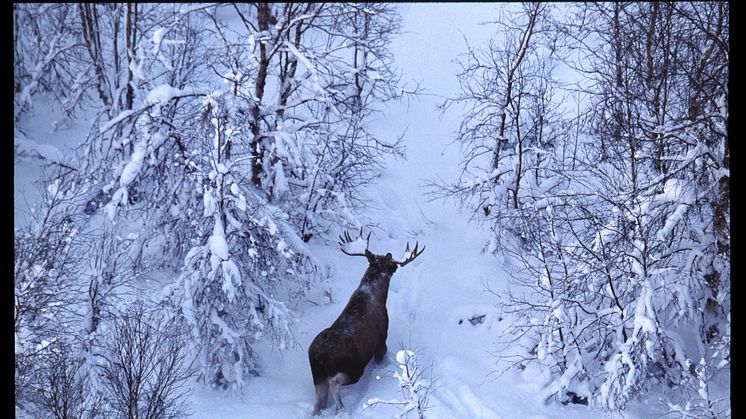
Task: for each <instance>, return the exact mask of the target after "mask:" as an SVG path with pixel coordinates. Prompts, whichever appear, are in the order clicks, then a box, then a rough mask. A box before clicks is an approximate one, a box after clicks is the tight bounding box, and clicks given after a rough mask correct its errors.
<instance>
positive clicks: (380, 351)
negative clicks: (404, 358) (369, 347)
mask: <svg viewBox="0 0 746 419" xmlns="http://www.w3.org/2000/svg"><path fill="white" fill-rule="evenodd" d="M387 350H388V348H387V347H386V340H385V339H384V340H383V341H381V343H379V344H378V346H377V347H376V351H375V353H374V354H373V361H375V362H376V364H380V363H381V361H383V357H384V355H386V351H387Z"/></svg>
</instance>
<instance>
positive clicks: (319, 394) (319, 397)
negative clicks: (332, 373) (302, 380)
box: [313, 381, 329, 416]
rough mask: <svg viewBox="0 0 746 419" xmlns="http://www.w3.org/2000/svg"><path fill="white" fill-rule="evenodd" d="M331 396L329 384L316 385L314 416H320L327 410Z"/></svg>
mask: <svg viewBox="0 0 746 419" xmlns="http://www.w3.org/2000/svg"><path fill="white" fill-rule="evenodd" d="M328 396H329V383H328V382H326V381H324V382H323V383H321V384H316V405H314V407H313V414H314V416H315V415H318V414H319V413H321V411H322V410H323V409H324V408H326V401H327V398H328Z"/></svg>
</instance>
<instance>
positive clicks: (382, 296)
mask: <svg viewBox="0 0 746 419" xmlns="http://www.w3.org/2000/svg"><path fill="white" fill-rule="evenodd" d="M390 282H391V273H387V272H381V271H380V270H378V269H374V268H372V267H368V269H367V270H366V271H365V275H363V279H362V280H360V286H359V289H361V290H365V291H367V292H369V293H370V294H371V295H372V296H373V298H375V299H376V300H377V301H380V302H381V303H382V304H384V305H385V304H386V299H387V298H388V295H389V283H390Z"/></svg>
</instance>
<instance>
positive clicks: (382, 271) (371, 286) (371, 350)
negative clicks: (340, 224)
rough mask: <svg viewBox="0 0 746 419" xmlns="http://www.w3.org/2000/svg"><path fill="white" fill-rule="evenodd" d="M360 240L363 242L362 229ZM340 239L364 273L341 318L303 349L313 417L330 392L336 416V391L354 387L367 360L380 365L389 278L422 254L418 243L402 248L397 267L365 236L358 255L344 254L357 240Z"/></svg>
mask: <svg viewBox="0 0 746 419" xmlns="http://www.w3.org/2000/svg"><path fill="white" fill-rule="evenodd" d="M359 238H361V239H362V238H363V230H362V228H361V229H360V233H359ZM339 239H340V241H339V246H340V250H341V251H342V253H344V254H346V255H348V256H363V257H365V258H367V259H368V269H367V270H366V271H365V274H364V275H363V279H361V280H360V285H358V287H357V289H356V290H355V291H354V292H353V293H352V296H350V300H349V301H348V302H347V306H345V308H344V310H342V314H340V315H339V317H337V320H335V321H334V323H333V324H332V325H331V326H329V327H328V328H326V329H324V330H323V331H322V332H321V333H319V334H318V335H317V336H316V338H314V340H313V342H311V345H310V346H309V347H308V359H309V361H310V363H311V375H312V376H313V384H314V386H315V388H316V404H315V406H314V409H313V414H314V415H318V414H319V413H321V410H322V409H324V408H326V404H327V399H328V395H329V389H331V392H332V397H334V402H335V403H336V405H337V410H340V409H343V408H344V405H343V404H342V399H340V397H339V386H340V385H346V384H354V383H357V382H358V380H359V379H360V377H361V376H362V375H363V371H364V370H365V366H366V365H367V364H368V362H370V360H371V358H373V359H374V360H375V362H376V364H379V363H380V362H381V361H382V360H383V357H384V355H386V350H387V348H386V337H387V336H388V327H389V315H388V312H387V311H386V299H387V297H388V293H389V282H390V281H391V275H393V274H394V272H396V269H397V268H399V267H404V266H406V265H407V264H408V263H410V262H412V261H413V260H415V259H416V258H417V257H418V256H419V255H420V254H422V252H423V251H424V250H425V246H423V247H422V249H421V250H420V249H419V242H417V243H415V246H414V249H413V250H412V251H411V253H410V251H409V242H407V248H406V250H405V251H404V256H405V259H404V260H403V261H401V262H398V261H396V260H393V259H392V256H391V253H386V255H385V256H379V255H375V254H373V253H372V252H371V251H370V250H368V247H369V245H370V233H368V236H367V237H366V238H365V242H366V245H365V251H364V252H363V253H350V252H348V251H347V250H345V246H346V245H347V244H349V243H352V242H353V241H356V240H357V239H355V240H353V239H352V238H351V237H350V234H349V233H348V232H346V231H345V232H344V236H342V235H340V236H339Z"/></svg>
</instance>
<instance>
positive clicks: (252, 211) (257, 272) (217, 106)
mask: <svg viewBox="0 0 746 419" xmlns="http://www.w3.org/2000/svg"><path fill="white" fill-rule="evenodd" d="M232 99H233V96H232V95H230V94H224V95H218V94H212V95H209V96H207V98H206V99H205V100H204V103H203V108H202V121H201V126H199V127H195V128H196V130H197V132H198V133H199V134H201V135H204V138H205V141H204V144H203V152H204V156H205V159H204V160H206V161H205V162H204V164H205V166H204V168H205V171H207V173H195V176H204V178H203V182H204V184H203V195H202V203H203V211H202V213H201V214H199V215H198V217H199V218H198V219H199V220H200V222H199V223H197V224H196V225H195V235H194V237H193V242H194V243H195V244H196V246H194V247H192V248H191V250H189V252H188V253H187V255H186V257H185V260H184V268H183V272H182V274H181V276H180V278H179V281H178V284H177V285H176V288H175V289H174V290H173V301H174V302H175V303H176V304H177V305H178V308H179V309H180V311H181V314H182V315H183V316H184V318H185V319H186V321H187V324H188V325H189V327H190V329H191V333H192V336H193V338H194V339H195V341H196V342H198V349H199V367H200V379H201V380H202V381H204V382H205V383H208V384H211V385H214V386H217V387H220V388H223V389H227V388H231V389H233V390H240V389H241V386H242V385H243V384H244V383H245V381H246V379H247V378H248V377H250V376H252V375H256V374H257V373H258V372H259V366H258V364H257V358H256V354H255V352H254V349H253V346H254V344H255V343H256V342H258V341H260V340H270V341H271V342H272V343H273V345H275V346H276V347H279V348H287V347H289V346H291V345H294V344H295V343H294V339H293V335H292V329H291V324H292V323H293V321H294V316H293V313H292V312H291V311H290V309H289V307H288V306H287V304H286V301H288V299H289V298H290V297H291V296H293V295H302V294H303V293H304V292H305V290H306V289H307V287H308V284H309V282H308V281H309V276H308V275H309V270H312V269H313V268H314V267H315V265H314V264H313V259H312V257H311V256H309V255H308V254H304V253H301V252H302V250H296V249H298V247H296V246H297V244H298V243H299V242H300V239H298V238H297V236H296V233H295V232H294V231H293V229H292V227H290V226H289V225H288V224H287V223H286V221H284V220H283V215H282V213H281V212H280V210H279V209H277V208H276V207H272V206H271V205H268V204H267V202H266V200H265V199H264V198H263V196H261V195H260V194H259V193H258V191H256V190H255V189H253V188H252V187H251V186H249V187H248V188H245V187H242V186H240V185H241V182H240V179H241V177H242V173H245V172H243V171H242V170H241V169H242V168H245V166H242V164H241V163H240V161H241V159H242V153H240V152H239V151H240V148H239V147H237V146H233V148H232V153H231V154H228V150H229V148H231V144H232V143H234V142H235V138H234V136H238V135H240V133H241V132H240V128H238V127H237V125H236V124H235V120H236V118H237V117H238V116H237V112H236V109H235V107H234V106H233V104H232V103H231V100H232ZM244 153H246V152H245V151H244ZM244 155H245V154H244ZM244 160H245V159H244ZM285 218H286V217H285ZM300 246H302V242H300Z"/></svg>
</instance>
